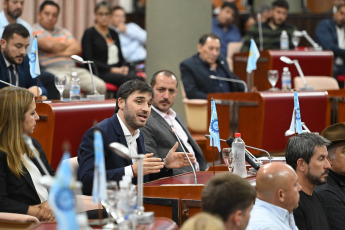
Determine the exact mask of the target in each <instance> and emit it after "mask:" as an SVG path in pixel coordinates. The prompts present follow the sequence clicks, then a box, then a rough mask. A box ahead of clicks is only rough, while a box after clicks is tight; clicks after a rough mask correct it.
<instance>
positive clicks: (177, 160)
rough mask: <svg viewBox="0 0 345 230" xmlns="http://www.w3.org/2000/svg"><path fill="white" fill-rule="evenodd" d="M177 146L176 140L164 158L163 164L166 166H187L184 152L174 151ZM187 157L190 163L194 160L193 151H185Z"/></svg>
mask: <svg viewBox="0 0 345 230" xmlns="http://www.w3.org/2000/svg"><path fill="white" fill-rule="evenodd" d="M177 147H178V142H176V143H175V145H174V146H173V147H172V148H171V149H170V151H169V152H168V154H167V156H166V157H165V159H164V164H165V167H166V168H169V169H178V168H182V167H185V166H189V165H190V164H189V161H188V158H187V156H186V154H185V153H184V152H175V151H176V149H177ZM187 154H188V156H189V159H190V161H191V162H192V163H194V162H195V157H194V154H193V153H187Z"/></svg>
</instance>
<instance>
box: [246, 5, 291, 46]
mask: <svg viewBox="0 0 345 230" xmlns="http://www.w3.org/2000/svg"><path fill="white" fill-rule="evenodd" d="M288 10H289V4H288V3H287V1H286V0H276V1H274V2H273V3H272V6H271V18H270V19H268V20H267V21H266V22H264V23H263V24H262V37H263V48H264V49H272V50H279V49H280V35H281V33H282V31H283V30H285V31H286V32H287V34H288V35H289V38H291V36H292V33H293V32H294V31H295V30H296V28H295V26H294V25H291V24H288V23H286V19H287V17H288ZM251 38H253V39H254V40H255V42H256V44H259V43H260V41H259V27H258V24H255V25H254V26H252V28H251V29H250V30H249V32H248V33H247V34H246V36H245V37H244V39H243V46H242V48H241V51H249V48H250V39H251ZM289 46H290V48H293V45H292V42H291V39H289Z"/></svg>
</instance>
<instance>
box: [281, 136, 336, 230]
mask: <svg viewBox="0 0 345 230" xmlns="http://www.w3.org/2000/svg"><path fill="white" fill-rule="evenodd" d="M329 144H330V142H329V141H328V140H326V139H325V138H323V137H322V136H319V135H317V134H313V133H302V134H299V135H297V136H294V137H291V138H290V139H289V141H288V143H287V146H286V150H285V158H286V163H287V164H289V165H290V166H291V167H292V168H293V169H294V170H295V171H296V173H297V175H298V183H299V184H300V185H301V186H302V190H301V191H300V201H299V203H298V208H297V209H295V210H294V211H293V214H294V218H295V222H296V226H297V227H298V229H300V230H301V229H313V230H327V229H330V227H329V224H328V220H327V217H326V214H325V211H324V209H323V207H322V205H321V201H320V197H319V196H318V195H317V194H316V193H315V192H314V187H315V186H316V185H319V184H324V183H326V181H327V175H328V170H329V169H330V168H331V165H330V163H329V161H328V159H327V158H328V152H327V146H328V145H329Z"/></svg>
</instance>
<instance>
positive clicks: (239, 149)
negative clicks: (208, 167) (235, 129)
mask: <svg viewBox="0 0 345 230" xmlns="http://www.w3.org/2000/svg"><path fill="white" fill-rule="evenodd" d="M231 148H232V152H233V155H234V174H236V175H239V176H240V177H246V176H247V169H246V164H245V162H246V160H245V153H244V151H245V150H244V142H243V140H242V139H241V134H240V133H235V140H234V142H232V145H231Z"/></svg>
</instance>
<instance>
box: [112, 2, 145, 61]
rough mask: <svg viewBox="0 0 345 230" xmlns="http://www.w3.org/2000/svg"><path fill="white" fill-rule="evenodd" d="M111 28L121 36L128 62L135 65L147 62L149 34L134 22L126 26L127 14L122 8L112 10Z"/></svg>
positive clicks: (122, 48)
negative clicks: (146, 46)
mask: <svg viewBox="0 0 345 230" xmlns="http://www.w3.org/2000/svg"><path fill="white" fill-rule="evenodd" d="M110 27H111V28H112V29H114V30H115V31H116V32H117V33H118V35H119V38H120V43H121V50H122V53H123V57H124V58H125V60H126V61H128V62H135V63H138V62H143V61H145V59H146V48H145V44H146V37H147V33H146V31H145V30H144V29H142V28H141V27H140V26H138V25H137V24H135V23H133V22H129V23H127V24H126V12H125V10H124V9H123V8H122V7H121V6H115V7H114V8H113V9H112V14H111V26H110Z"/></svg>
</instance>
